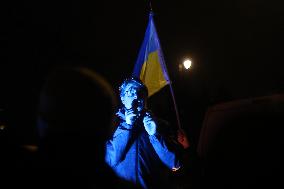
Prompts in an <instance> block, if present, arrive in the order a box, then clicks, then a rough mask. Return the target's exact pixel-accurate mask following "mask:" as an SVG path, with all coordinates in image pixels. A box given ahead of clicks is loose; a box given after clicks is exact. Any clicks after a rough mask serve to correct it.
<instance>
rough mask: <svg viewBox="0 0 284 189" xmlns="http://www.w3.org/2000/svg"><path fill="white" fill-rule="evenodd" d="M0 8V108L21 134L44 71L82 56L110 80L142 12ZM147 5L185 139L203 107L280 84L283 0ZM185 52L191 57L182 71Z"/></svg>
mask: <svg viewBox="0 0 284 189" xmlns="http://www.w3.org/2000/svg"><path fill="white" fill-rule="evenodd" d="M0 7H1V23H0V24H1V26H0V28H1V35H0V40H1V45H0V47H1V49H0V50H1V59H0V86H1V91H0V93H1V96H0V107H1V108H2V109H4V110H5V114H6V117H8V118H9V123H10V124H11V125H17V127H19V128H20V130H21V132H20V133H21V135H23V136H24V140H26V141H31V140H32V139H31V138H32V137H28V135H26V134H27V133H28V134H30V133H33V132H34V130H33V128H34V125H35V123H36V116H35V115H36V114H35V112H36V109H37V103H38V95H39V91H40V89H41V86H42V85H43V83H44V79H45V78H46V76H47V75H48V73H50V71H52V70H53V69H54V68H56V67H58V66H63V65H65V66H69V65H84V66H88V67H90V68H92V69H94V70H96V71H97V72H99V73H100V74H101V75H103V76H104V77H105V78H106V79H107V80H108V81H109V82H110V83H111V85H112V86H113V87H114V88H115V89H117V87H118V84H119V83H120V82H121V81H122V80H123V79H124V78H126V77H127V76H128V75H129V74H130V73H131V71H132V69H133V66H134V62H135V60H136V57H137V53H138V51H139V48H140V45H141V43H142V40H143V37H144V33H145V29H146V25H147V22H148V13H149V5H148V3H147V1H146V0H132V1H129V0H127V1H78V0H77V1H75V0H73V1H20V2H18V1H14V2H13V1H9V2H6V3H4V2H3V3H2V2H1V5H0ZM152 7H153V10H154V14H155V17H154V19H155V23H156V27H157V31H158V34H159V38H160V41H161V45H162V48H163V52H164V56H165V60H166V64H167V67H168V71H169V75H170V78H171V79H172V82H173V87H174V91H175V94H176V100H177V105H178V108H179V112H180V116H181V120H182V124H183V127H184V129H185V130H186V131H188V133H189V135H191V137H192V138H193V139H195V138H194V137H197V136H198V132H199V129H200V127H201V122H202V119H203V116H204V112H205V110H206V108H207V107H208V106H210V105H213V104H216V103H219V102H225V101H229V100H234V99H240V98H254V97H257V96H265V95H271V94H276V93H281V92H283V88H284V85H283V84H284V76H283V75H284V74H283V63H284V62H283V60H282V57H283V42H284V37H283V32H284V12H283V3H282V1H280V0H279V1H275V0H270V1H268V0H238V1H237V0H226V1H225V0H222V1H221V0H215V1H211V0H200V1H190V0H185V1H180V0H177V1H161V0H160V1H158V0H153V1H152ZM185 57H190V58H191V59H192V61H193V66H192V69H191V70H190V71H189V72H182V73H181V72H179V71H178V64H180V63H181V62H182V61H183V59H184V58H185ZM165 90H167V89H165ZM24 133H25V134H24Z"/></svg>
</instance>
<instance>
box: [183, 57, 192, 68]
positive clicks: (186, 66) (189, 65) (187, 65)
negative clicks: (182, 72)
mask: <svg viewBox="0 0 284 189" xmlns="http://www.w3.org/2000/svg"><path fill="white" fill-rule="evenodd" d="M183 66H184V68H185V69H187V70H188V69H189V68H190V67H191V60H189V59H186V60H185V61H184V62H183Z"/></svg>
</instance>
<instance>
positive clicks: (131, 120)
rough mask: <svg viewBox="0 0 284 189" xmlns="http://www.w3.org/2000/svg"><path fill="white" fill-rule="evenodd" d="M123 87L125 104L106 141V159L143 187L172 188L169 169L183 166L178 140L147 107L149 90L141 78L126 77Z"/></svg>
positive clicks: (121, 94) (114, 168)
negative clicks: (115, 125) (167, 131)
mask: <svg viewBox="0 0 284 189" xmlns="http://www.w3.org/2000/svg"><path fill="white" fill-rule="evenodd" d="M119 90H120V99H121V103H122V104H121V107H120V108H119V109H118V111H117V113H116V116H117V120H118V126H117V129H116V130H115V132H114V134H113V135H112V137H111V139H110V140H109V141H108V142H107V144H106V162H107V163H108V164H109V165H110V166H111V167H112V169H113V170H114V171H115V172H116V174H117V175H119V176H120V177H121V178H123V179H125V180H128V181H131V182H133V183H135V184H137V185H139V186H142V187H143V188H169V187H170V185H169V183H168V182H167V181H168V178H167V177H165V175H167V174H165V173H166V171H165V170H167V171H169V172H170V171H177V170H178V169H180V167H181V164H180V160H179V158H178V155H177V149H178V147H179V146H178V144H177V142H175V141H174V140H172V139H170V138H169V137H168V136H167V135H165V133H164V132H163V125H162V121H159V119H158V118H156V117H155V116H154V115H153V114H152V113H151V111H150V110H149V109H147V107H146V100H147V97H148V90H147V88H146V86H145V85H144V84H143V83H142V82H141V81H140V80H138V79H134V78H130V79H126V80H125V81H124V82H123V83H122V84H121V86H120V88H119Z"/></svg>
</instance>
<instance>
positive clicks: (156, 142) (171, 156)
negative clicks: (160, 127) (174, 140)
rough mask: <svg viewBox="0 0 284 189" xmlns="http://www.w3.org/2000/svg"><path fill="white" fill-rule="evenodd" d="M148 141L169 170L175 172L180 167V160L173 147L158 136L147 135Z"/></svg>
mask: <svg viewBox="0 0 284 189" xmlns="http://www.w3.org/2000/svg"><path fill="white" fill-rule="evenodd" d="M149 140H150V142H151V144H152V146H153V148H154V149H155V151H156V153H157V155H158V156H159V158H160V160H161V161H162V162H163V163H164V164H165V165H166V166H167V167H168V168H169V169H171V170H173V171H176V170H178V169H179V168H180V167H181V163H180V160H179V158H178V156H177V153H176V151H175V148H174V145H173V144H171V142H170V141H169V140H166V139H165V138H164V137H163V136H162V135H160V134H154V135H149Z"/></svg>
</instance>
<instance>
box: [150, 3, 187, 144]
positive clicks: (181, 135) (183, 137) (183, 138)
mask: <svg viewBox="0 0 284 189" xmlns="http://www.w3.org/2000/svg"><path fill="white" fill-rule="evenodd" d="M149 2H150V6H151V1H150V0H149ZM151 10H152V7H151ZM151 13H152V14H153V11H151ZM156 33H158V32H157V31H156ZM157 40H158V41H159V45H161V43H160V39H159V38H157ZM160 52H161V56H160V58H162V59H163V62H164V63H165V60H164V55H163V51H162V47H160ZM162 66H163V67H164V70H165V71H166V73H167V76H168V80H169V86H170V92H171V96H172V99H173V103H174V109H175V114H176V119H177V125H178V141H179V142H180V143H181V144H182V145H183V147H184V148H188V147H189V141H188V139H187V136H186V134H185V132H184V130H183V129H182V128H181V122H180V117H179V112H178V108H177V103H176V99H175V95H174V90H173V87H172V81H171V79H170V76H169V73H168V69H167V66H166V65H162Z"/></svg>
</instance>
